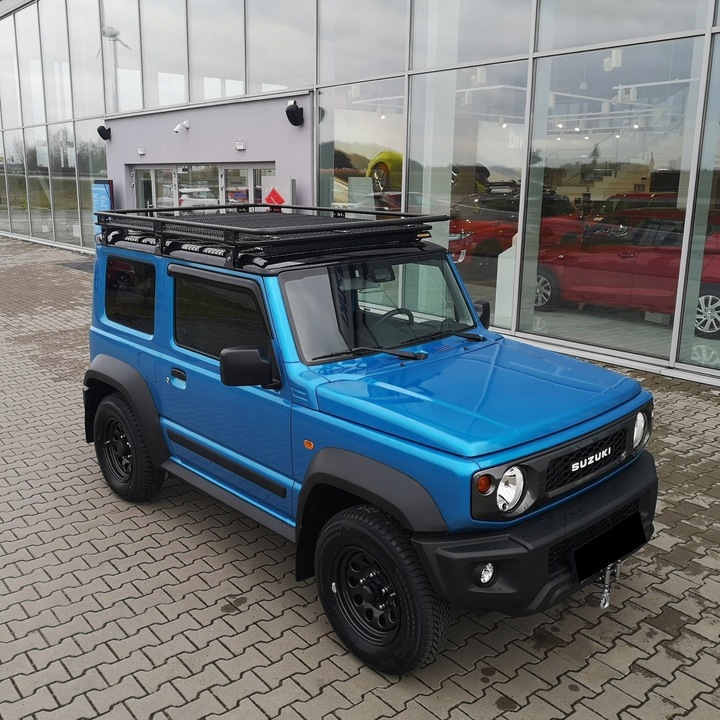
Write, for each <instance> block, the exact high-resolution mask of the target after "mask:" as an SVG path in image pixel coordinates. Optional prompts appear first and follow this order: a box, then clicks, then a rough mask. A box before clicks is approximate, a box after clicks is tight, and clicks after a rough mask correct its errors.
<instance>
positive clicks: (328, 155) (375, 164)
mask: <svg viewBox="0 0 720 720" xmlns="http://www.w3.org/2000/svg"><path fill="white" fill-rule="evenodd" d="M319 102H320V106H321V110H320V112H321V114H322V120H321V122H320V124H319V126H318V141H319V143H320V146H319V156H320V178H319V182H320V187H319V201H320V205H330V204H340V205H348V204H349V205H353V204H357V203H363V205H362V206H361V207H362V208H363V209H367V208H366V207H365V204H364V203H365V202H366V201H367V200H368V196H371V194H372V193H383V194H384V197H387V198H392V197H393V196H394V197H396V198H399V193H400V191H401V190H402V173H403V152H404V148H405V120H404V112H405V91H404V82H403V80H401V79H391V80H381V81H378V82H369V83H358V84H355V85H344V86H341V87H336V88H329V89H327V90H323V91H322V94H321V95H320V97H319ZM393 194H394V195H393ZM369 200H370V209H373V207H374V205H373V204H372V197H370V198H369ZM397 207H398V209H399V207H400V200H399V199H398V200H397Z"/></svg>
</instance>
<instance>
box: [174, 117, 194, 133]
mask: <svg viewBox="0 0 720 720" xmlns="http://www.w3.org/2000/svg"><path fill="white" fill-rule="evenodd" d="M183 128H185V129H186V130H189V129H190V122H189V121H188V120H183V121H182V122H181V123H178V124H177V125H176V126H175V127H174V128H173V132H174V133H179V132H180V131H181V130H182V129H183Z"/></svg>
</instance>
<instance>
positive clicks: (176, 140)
mask: <svg viewBox="0 0 720 720" xmlns="http://www.w3.org/2000/svg"><path fill="white" fill-rule="evenodd" d="M287 104H288V99H287V98H277V99H263V100H257V101H254V102H236V103H230V104H225V105H214V106H208V107H202V108H187V109H183V110H176V111H172V112H162V113H153V114H145V115H137V116H133V117H116V118H113V119H112V120H107V121H106V126H107V127H109V128H111V131H112V136H111V139H110V140H109V141H108V144H107V157H108V177H110V178H113V180H114V192H115V201H116V203H118V205H119V206H121V207H134V205H135V194H134V189H133V188H132V186H131V185H132V181H131V178H130V170H131V168H132V167H142V166H145V165H181V164H191V163H217V164H222V163H225V164H229V163H267V162H274V163H275V172H276V175H279V176H283V177H291V178H293V179H295V181H296V188H297V190H296V198H295V199H296V202H297V203H298V204H305V205H311V204H312V203H313V198H314V192H313V186H314V170H313V168H314V155H315V148H314V141H313V105H312V96H311V95H309V94H303V95H299V96H298V97H297V104H298V106H299V107H302V108H303V112H304V117H305V122H304V124H303V125H301V126H300V127H295V126H293V125H291V124H290V123H289V122H288V120H287V117H286V116H285V108H286V107H287ZM186 120H187V121H188V122H189V124H190V127H189V129H188V130H185V129H182V130H181V131H180V132H178V133H175V132H173V128H175V127H176V126H177V125H178V124H179V123H182V122H183V121H186ZM237 141H244V142H245V147H246V149H245V150H242V151H238V150H236V149H235V143H236V142H237ZM138 148H144V150H145V154H144V155H138Z"/></svg>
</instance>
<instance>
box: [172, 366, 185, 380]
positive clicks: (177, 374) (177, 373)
mask: <svg viewBox="0 0 720 720" xmlns="http://www.w3.org/2000/svg"><path fill="white" fill-rule="evenodd" d="M170 374H171V375H172V376H173V377H174V378H177V379H178V380H187V375H186V374H185V371H184V370H181V369H180V368H173V369H172V370H171V371H170Z"/></svg>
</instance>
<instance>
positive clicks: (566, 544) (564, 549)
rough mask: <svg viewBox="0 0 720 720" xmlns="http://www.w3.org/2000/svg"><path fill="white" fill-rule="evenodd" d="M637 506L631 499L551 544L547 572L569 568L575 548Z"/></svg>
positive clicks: (609, 526)
mask: <svg viewBox="0 0 720 720" xmlns="http://www.w3.org/2000/svg"><path fill="white" fill-rule="evenodd" d="M639 508H640V504H639V501H638V500H633V501H632V502H629V503H628V504H627V505H625V506H624V507H622V508H620V510H617V511H615V512H614V513H613V514H612V515H609V516H608V517H606V518H604V519H603V520H600V521H599V522H596V523H595V524H594V525H591V526H590V527H589V528H585V530H582V531H580V532H579V533H577V534H576V535H573V536H572V537H569V538H567V539H566V540H563V541H562V542H560V543H558V544H557V545H553V546H552V547H551V548H550V552H549V553H548V573H550V574H551V575H552V574H554V573H556V572H560V571H561V570H567V569H569V567H570V563H571V557H572V554H573V553H574V552H575V550H576V549H577V548H580V547H582V546H583V545H587V544H588V543H589V542H590V541H591V540H594V539H595V538H596V537H599V536H600V535H602V534H603V533H604V532H606V531H607V530H609V529H610V528H612V527H614V526H615V525H617V524H618V523H620V522H622V521H623V520H625V519H627V518H629V517H630V516H631V515H634V514H635V513H636V512H638V510H639Z"/></svg>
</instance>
